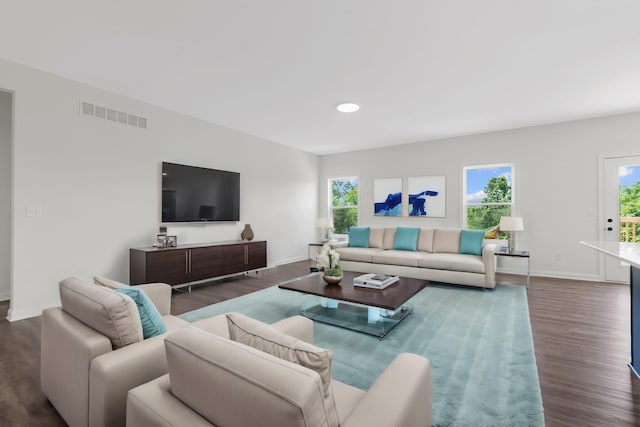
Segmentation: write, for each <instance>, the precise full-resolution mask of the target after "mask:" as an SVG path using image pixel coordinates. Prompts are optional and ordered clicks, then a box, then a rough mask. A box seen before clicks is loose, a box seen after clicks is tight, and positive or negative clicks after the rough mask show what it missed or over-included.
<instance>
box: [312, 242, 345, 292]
mask: <svg viewBox="0 0 640 427" xmlns="http://www.w3.org/2000/svg"><path fill="white" fill-rule="evenodd" d="M339 261H340V254H339V253H338V252H337V251H336V250H335V249H333V248H332V247H331V244H330V243H325V244H324V245H323V246H322V250H321V251H320V254H319V255H318V257H317V258H316V264H317V265H318V267H319V268H321V269H322V271H323V272H322V273H323V276H322V278H323V279H324V281H325V282H327V283H329V284H338V283H340V281H341V280H342V268H341V267H340V264H338V262H339Z"/></svg>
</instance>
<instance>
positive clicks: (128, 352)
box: [89, 334, 167, 426]
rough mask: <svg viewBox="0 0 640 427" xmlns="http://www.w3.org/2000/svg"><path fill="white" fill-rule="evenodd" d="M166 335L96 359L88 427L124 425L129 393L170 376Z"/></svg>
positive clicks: (91, 379)
mask: <svg viewBox="0 0 640 427" xmlns="http://www.w3.org/2000/svg"><path fill="white" fill-rule="evenodd" d="M166 335H167V334H162V335H158V336H155V337H153V338H148V339H146V340H144V341H140V342H137V343H135V344H130V345H128V346H125V347H122V348H119V349H117V350H114V351H112V352H110V353H107V354H103V355H101V356H99V357H96V358H95V359H94V360H93V362H92V363H91V372H90V376H89V425H97V426H98V425H99V426H115V425H120V426H123V425H125V418H126V402H127V392H128V391H129V390H131V389H132V388H134V387H137V386H139V385H140V384H144V383H146V382H149V381H151V380H153V379H155V378H158V377H160V376H162V375H164V374H166V373H167V360H166V356H165V347H164V339H165V337H166Z"/></svg>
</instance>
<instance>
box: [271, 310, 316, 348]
mask: <svg viewBox="0 0 640 427" xmlns="http://www.w3.org/2000/svg"><path fill="white" fill-rule="evenodd" d="M271 326H272V327H273V328H274V329H276V330H277V331H279V332H282V333H283V334H286V335H290V336H292V337H294V338H297V339H299V340H302V341H306V342H308V343H309V344H313V320H311V319H308V318H306V317H303V316H292V317H287V318H286V319H282V320H280V321H278V322H275V323H272V324H271Z"/></svg>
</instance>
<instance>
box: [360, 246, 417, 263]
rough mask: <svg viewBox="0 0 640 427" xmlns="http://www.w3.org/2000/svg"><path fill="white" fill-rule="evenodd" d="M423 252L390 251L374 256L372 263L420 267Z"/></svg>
mask: <svg viewBox="0 0 640 427" xmlns="http://www.w3.org/2000/svg"><path fill="white" fill-rule="evenodd" d="M420 254H421V252H411V251H399V250H394V249H389V250H387V251H381V252H378V253H376V254H373V255H372V257H371V261H372V262H374V263H376V264H390V265H406V266H408V267H418V260H419V259H420Z"/></svg>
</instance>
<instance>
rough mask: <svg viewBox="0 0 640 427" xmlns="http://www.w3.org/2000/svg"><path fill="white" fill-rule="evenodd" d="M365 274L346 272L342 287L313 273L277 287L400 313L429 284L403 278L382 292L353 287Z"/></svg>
mask: <svg viewBox="0 0 640 427" xmlns="http://www.w3.org/2000/svg"><path fill="white" fill-rule="evenodd" d="M362 274H365V273H357V272H353V271H345V272H343V278H342V281H341V282H340V284H339V285H327V284H326V283H325V282H324V280H322V273H312V274H309V275H307V276H303V277H299V278H297V279H293V280H289V281H287V282H284V283H281V284H279V285H278V287H279V288H280V289H287V290H289V291H296V292H302V293H305V294H311V295H317V296H321V297H326V298H332V299H336V300H340V301H347V302H353V303H356V304H362V305H367V306H371V307H380V308H384V309H387V310H397V309H398V308H400V307H401V306H402V305H403V304H404V303H405V302H407V301H408V300H409V299H410V298H411V297H413V296H414V295H415V294H417V293H418V292H420V291H421V290H422V289H424V288H425V287H426V286H427V285H428V284H429V282H428V281H426V280H420V279H408V278H404V277H400V280H399V281H397V282H396V283H394V284H393V285H391V286H389V287H387V288H385V289H382V290H380V289H369V288H361V287H357V286H353V279H354V277H358V276H360V275H362Z"/></svg>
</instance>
